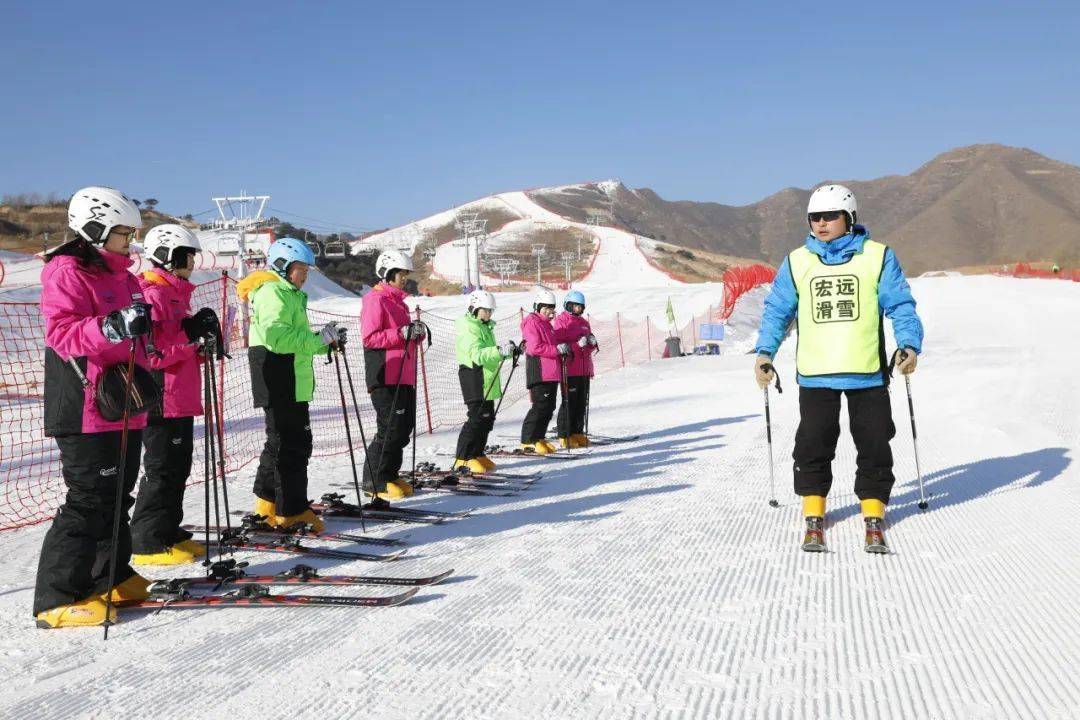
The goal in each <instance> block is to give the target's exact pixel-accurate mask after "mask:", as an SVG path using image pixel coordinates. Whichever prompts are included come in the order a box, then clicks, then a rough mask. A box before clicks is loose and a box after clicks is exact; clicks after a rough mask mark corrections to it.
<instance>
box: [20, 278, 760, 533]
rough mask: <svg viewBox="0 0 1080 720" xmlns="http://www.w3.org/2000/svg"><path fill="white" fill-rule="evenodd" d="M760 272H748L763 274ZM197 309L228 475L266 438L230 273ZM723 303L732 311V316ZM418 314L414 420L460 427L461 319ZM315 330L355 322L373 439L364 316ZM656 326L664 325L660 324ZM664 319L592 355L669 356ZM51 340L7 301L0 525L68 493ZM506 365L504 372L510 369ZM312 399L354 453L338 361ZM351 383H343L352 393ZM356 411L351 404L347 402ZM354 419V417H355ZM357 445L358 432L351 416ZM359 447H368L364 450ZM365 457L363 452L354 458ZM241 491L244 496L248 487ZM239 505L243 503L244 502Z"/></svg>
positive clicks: (605, 323)
mask: <svg viewBox="0 0 1080 720" xmlns="http://www.w3.org/2000/svg"><path fill="white" fill-rule="evenodd" d="M763 276H764V274H763V273H759V274H753V273H751V274H750V275H749V276H748V277H753V278H758V279H760V277H763ZM732 282H733V283H735V284H734V285H733V286H732V289H731V290H730V291H728V290H725V295H724V304H723V307H717V308H710V309H709V310H708V312H706V313H704V314H702V315H699V316H697V317H694V318H692V319H691V320H690V321H689V322H687V323H686V324H684V325H683V326H682V327H680V328H676V329H675V334H677V335H678V336H679V337H680V338H682V343H683V347H684V348H685V349H687V350H689V348H691V347H692V346H693V344H694V343H695V342H696V339H697V326H698V325H699V324H700V323H702V322H715V321H717V320H718V319H723V318H724V317H726V316H727V315H730V310H729V309H728V308H729V306H730V307H731V308H733V307H734V302H735V299H736V298H737V295H736V294H735V293H741V292H745V291H746V290H747V289H749V288H750V287H751V285H750V282H751V280H750V279H747V277H743V276H741V275H740V276H732ZM192 305H193V307H196V308H197V307H212V308H215V309H216V310H217V311H218V312H219V313H220V315H221V317H222V324H223V327H224V329H225V333H226V336H227V342H228V345H229V351H230V354H231V355H232V359H231V360H223V361H222V364H221V366H220V368H219V372H218V378H219V387H218V389H217V390H218V394H219V398H220V402H219V404H220V407H221V409H222V415H223V417H222V422H221V424H222V427H223V428H224V430H225V466H226V471H227V472H228V473H230V474H231V473H235V472H236V471H237V470H239V469H241V468H243V467H245V466H247V465H249V464H250V463H252V462H254V461H255V460H256V459H257V458H258V456H259V453H260V451H261V450H262V443H263V439H264V434H263V418H262V411H261V410H257V409H255V408H254V407H253V406H252V398H251V391H250V379H249V373H248V365H247V350H246V347H245V344H246V337H247V322H248V318H247V309H246V307H245V305H244V304H243V303H240V302H239V301H238V298H237V297H236V285H235V282H234V281H233V280H232V279H231V278H228V277H227V276H224V275H223V276H222V278H221V279H220V280H215V281H213V282H209V283H204V284H202V285H200V286H198V287H197V289H196V291H195V293H194V295H193V297H192ZM725 310H726V311H727V315H725V314H724V313H725ZM417 312H418V316H419V317H420V319H422V320H424V321H425V322H426V323H427V324H428V325H429V326H430V328H431V334H432V338H433V344H432V346H431V347H430V348H426V349H425V350H424V352H423V354H422V355H420V356H419V357H414V358H413V359H412V360H411V361H412V362H416V363H418V370H419V372H418V374H417V376H418V385H419V387H418V397H417V421H418V425H417V428H418V431H419V432H432V431H434V430H437V429H439V428H443V427H454V426H457V425H458V424H460V423H461V422H462V419H463V417H464V414H465V408H464V406H463V404H462V401H461V392H460V388H459V386H458V378H457V361H456V358H455V353H454V320H455V318H454V317H444V316H442V315H438V314H435V313H430V312H423V313H420V312H419V311H417ZM309 316H310V319H311V324H312V326H313V327H319V326H320V325H322V324H323V323H325V322H327V321H329V320H337V321H338V322H339V323H342V324H344V325H346V326H347V327H348V328H349V335H350V337H351V338H354V344H352V345H349V346H348V347H347V356H348V362H349V368H350V370H351V371H352V375H353V381H354V384H355V385H356V387H357V392H358V393H359V397H358V400H359V403H360V412H361V417H362V418H363V422H364V430H365V432H366V433H367V438H368V440H370V439H371V433H372V432H373V431H374V428H375V414H374V410H373V409H372V407H371V404H370V402H369V401H368V397H367V392H366V386H365V384H364V363H363V353H362V350H361V349H360V344H359V341H358V340H359V338H360V324H359V317H357V316H342V315H334V314H330V313H325V312H320V311H316V310H312V311H310V312H309ZM521 316H522V311H520V310H514V311H512V312H508V313H507V314H506V315H503V316H501V317H499V318H496V326H495V329H496V336H497V338H498V340H499V341H500V342H502V341H504V340H508V339H514V340H517V339H518V338H519V337H520V332H519V325H520V318H521ZM658 323H659V324H658ZM665 324H666V323H665V321H664V318H663V317H661V318H644V319H636V320H631V319H628V318H625V317H623V316H621V315H617V316H616V317H615V318H613V319H610V320H594V321H593V322H592V327H593V333H594V334H595V335H596V337H597V339H598V341H599V345H600V350H599V352H598V353H597V354H596V356H595V358H594V359H595V367H596V372H597V374H598V375H599V374H603V373H605V372H608V371H610V370H613V369H616V368H619V367H625V366H627V365H637V364H640V363H645V362H648V361H650V360H655V359H658V358H660V357H664V355H665V343H664V338H665V337H667V336H668V334H669V332H670V331H671V329H670V328H667V327H664V326H663V325H665ZM43 353H44V338H43V322H42V319H41V313H40V310H39V308H38V306H37V304H34V303H0V408H2V410H0V530H10V529H13V528H17V527H22V526H25V525H32V524H35V523H40V522H43V521H45V520H48V519H49V518H51V517H52V514H53V512H54V511H55V509H56V507H57V506H58V505H59V503H60V501H61V499H62V494H63V491H64V490H63V480H62V478H61V474H60V463H59V457H58V453H57V450H56V444H55V443H54V442H53V441H52V439H51V438H47V437H45V436H44V435H43V434H42V424H43V423H42V411H43V408H42V389H43V383H44V359H43ZM508 373H509V366H507V367H506V368H504V369H503V378H504V382H505V378H506V377H507V376H508ZM524 375H525V372H524V367H519V368H518V370H517V371H516V372H515V374H514V378H513V381H512V382H511V384H510V386H509V389H508V392H507V398H506V400H505V401H504V402H505V404H506V405H510V404H513V403H514V402H515V401H517V400H519V399H520V398H522V397H523V396H524V395H525V378H524ZM315 376H316V385H315V397H314V399H313V401H312V403H311V422H312V432H313V434H314V437H315V452H314V454H315V456H316V457H322V456H328V455H336V454H339V453H343V452H346V451H347V446H346V441H345V428H344V425H343V423H342V418H341V403H340V397H339V395H338V388H337V380H336V376H335V374H334V368H333V366H332V365H328V364H325V359H324V358H321V357H316V358H315ZM347 394H348V388H347V387H346V395H347ZM350 412H351V407H350ZM350 422H352V420H350ZM352 425H353V427H352V432H353V437H354V441H355V442H356V445H358V446H359V440H358V436H359V433H358V431H357V429H356V427H355V423H354V422H353V423H352ZM195 434H196V438H195V455H196V457H195V461H194V464H193V467H194V468H195V471H194V474H193V477H192V480H191V482H192V483H197V482H201V481H202V476H201V468H202V466H203V465H202V423H201V422H197V423H196V427H195ZM361 450H362V448H361ZM357 460H358V462H362V456H361V457H358V458H357ZM241 495H243V496H244V497H245V498H246V494H244V493H243V491H242V490H241ZM237 506H238V507H240V506H242V503H240V504H238V505H237Z"/></svg>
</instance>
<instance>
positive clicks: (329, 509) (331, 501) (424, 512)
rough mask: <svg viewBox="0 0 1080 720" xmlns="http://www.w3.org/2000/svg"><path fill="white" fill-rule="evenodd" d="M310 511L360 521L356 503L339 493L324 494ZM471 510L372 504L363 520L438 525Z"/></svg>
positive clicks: (365, 507) (327, 516) (366, 510)
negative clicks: (444, 509)
mask: <svg viewBox="0 0 1080 720" xmlns="http://www.w3.org/2000/svg"><path fill="white" fill-rule="evenodd" d="M311 509H312V510H314V511H315V512H317V513H319V514H320V515H322V516H323V517H325V518H337V519H342V520H358V519H360V507H359V506H357V505H356V503H350V502H346V501H345V496H344V495H342V494H341V493H326V494H325V495H323V496H322V498H321V499H320V501H319V502H316V503H312V504H311ZM472 511H473V508H469V509H468V510H461V511H458V512H443V511H439V510H429V509H426V508H415V507H413V508H407V507H400V506H397V505H395V506H394V507H381V506H378V505H376V504H374V503H369V504H367V505H364V508H363V516H364V519H365V520H385V521H387V522H401V523H417V524H427V525H438V524H441V523H443V522H445V521H447V520H460V519H461V518H463V517H467V516H468V515H470V514H471V513H472Z"/></svg>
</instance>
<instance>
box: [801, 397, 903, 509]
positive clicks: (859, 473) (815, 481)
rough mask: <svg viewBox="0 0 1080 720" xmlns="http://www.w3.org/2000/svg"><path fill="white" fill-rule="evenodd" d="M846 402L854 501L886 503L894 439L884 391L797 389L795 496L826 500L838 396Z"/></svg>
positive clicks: (837, 426) (837, 435) (837, 430)
mask: <svg viewBox="0 0 1080 720" xmlns="http://www.w3.org/2000/svg"><path fill="white" fill-rule="evenodd" d="M841 395H846V396H847V404H848V416H849V419H850V427H851V437H852V439H853V440H854V441H855V449H856V451H857V456H856V470H855V494H856V495H857V496H858V498H859V499H860V500H880V501H882V502H883V503H888V502H889V494H890V493H891V492H892V486H893V482H894V481H895V478H894V477H893V471H892V466H893V457H892V449H891V448H890V447H889V441H890V440H892V439H893V436H895V435H896V426H895V425H893V421H892V407H891V406H890V404H889V391H888V388H886V387H885V386H884V385H883V386H880V387H874V388H867V389H864V390H831V389H828V388H807V387H800V388H799V429H798V431H797V432H796V433H795V452H794V453H792V457H793V458H794V459H795V492H796V494H798V495H803V496H806V495H822V496H825V495H828V494H829V489H830V488H831V487H832V479H833V478H832V461H833V458H834V457H835V456H836V442H837V440H839V438H840V396H841Z"/></svg>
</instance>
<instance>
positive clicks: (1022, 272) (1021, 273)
mask: <svg viewBox="0 0 1080 720" xmlns="http://www.w3.org/2000/svg"><path fill="white" fill-rule="evenodd" d="M994 274H995V275H1007V276H1009V277H1017V278H1042V279H1044V280H1071V281H1073V282H1080V268H1072V269H1069V268H1058V270H1057V271H1054V269H1053V268H1036V267H1033V266H1031V265H1029V264H1028V263H1016V265H1014V266H1012V267H1011V268H1010V267H1005V268H1002V270H1001V271H1000V272H997V273H994Z"/></svg>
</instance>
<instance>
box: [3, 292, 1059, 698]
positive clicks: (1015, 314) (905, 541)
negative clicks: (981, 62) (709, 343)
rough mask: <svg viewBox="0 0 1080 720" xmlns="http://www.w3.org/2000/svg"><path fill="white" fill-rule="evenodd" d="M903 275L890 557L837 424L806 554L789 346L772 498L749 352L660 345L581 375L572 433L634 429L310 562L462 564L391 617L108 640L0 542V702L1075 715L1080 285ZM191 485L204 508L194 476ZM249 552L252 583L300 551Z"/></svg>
mask: <svg viewBox="0 0 1080 720" xmlns="http://www.w3.org/2000/svg"><path fill="white" fill-rule="evenodd" d="M912 285H913V288H914V291H915V295H916V297H917V298H918V300H919V302H920V310H921V312H922V315H923V318H924V320H925V322H926V325H927V339H926V353H925V354H924V356H923V357H922V358H921V360H920V364H919V370H918V372H917V373H916V375H915V376H914V380H913V382H912V386H913V390H914V393H915V408H916V412H917V414H918V421H919V431H920V439H921V444H920V451H921V461H922V467H923V472H924V473H925V475H926V481H927V489H928V491H929V492H931V493H932V494H933V496H932V498H931V499H930V508H929V510H928V511H926V512H920V511H918V509H917V508H916V507H915V503H916V501H917V497H918V495H917V488H916V483H915V477H914V472H915V466H914V457H913V454H912V443H911V436H910V429H909V426H908V420H907V408H906V401H905V396H904V389H903V384H902V383H901V384H897V385H896V386H894V388H893V391H892V398H893V407H894V419H895V421H896V425H897V437H896V439H895V441H894V443H893V450H894V453H895V456H896V470H897V475H898V478H899V480H898V486H897V488H896V490H895V493H894V500H893V503H892V505H891V507H890V514H889V526H888V530H887V532H888V537H889V540H890V542H891V544H892V548H893V553H892V554H891V555H888V556H884V557H878V556H870V555H867V554H866V553H864V552H863V551H862V549H861V542H862V538H861V520H860V518H859V517H858V510H857V500H856V499H855V497H854V496H853V494H852V492H851V478H852V474H853V472H854V463H855V458H854V449H853V447H852V445H851V442H850V440H849V439H848V438H847V437H846V436H845V437H844V438H843V439H842V440H841V445H840V448H839V450H838V456H837V460H836V463H835V465H834V469H835V472H836V477H837V480H836V483H835V488H834V493H833V496H832V497H831V498H830V512H829V525H828V527H827V539H828V543H829V550H830V552H828V553H824V554H807V553H802V552H801V551H799V550H798V542H799V539H800V518H799V507H798V503H797V498H795V497H794V495H793V494H792V491H791V488H790V460H789V459H788V458H789V457H790V452H791V447H792V442H793V437H794V432H795V426H796V422H797V394H798V390H797V387H796V386H795V384H794V377H793V369H792V368H793V358H792V352H793V349H794V347H793V346H794V343H793V342H789V343H788V345H787V346H786V347H785V349H784V351H783V352H782V353H781V354H780V356H779V358H778V360H777V363H778V367H779V368H780V369H781V372H782V378H783V380H784V383H785V392H784V393H783V395H780V396H777V395H776V394H775V393H774V394H773V395H772V400H773V403H772V409H773V423H774V438H775V442H776V453H775V454H776V458H777V477H778V480H779V483H778V488H777V493H778V497H779V499H780V501H781V507H780V508H779V509H773V508H770V507H769V506H768V505H767V502H766V501H767V499H768V497H769V487H768V473H767V464H766V457H765V430H764V420H763V417H762V397H761V392H760V391H759V390H758V389H757V387H756V385H755V384H754V383H753V379H752V372H751V359H750V357H748V356H745V355H726V356H719V357H688V358H681V359H675V360H663V361H657V362H655V363H652V364H650V365H645V366H640V367H633V368H627V369H625V370H622V371H619V372H616V373H612V374H610V375H608V376H606V377H604V378H602V379H601V380H598V381H597V383H596V385H595V388H594V391H593V408H592V412H591V418H590V422H591V427H592V430H593V431H594V432H600V433H610V434H622V433H641V434H642V437H641V439H640V441H639V442H637V443H635V444H632V445H623V446H614V447H604V448H594V449H593V450H592V451H591V452H590V453H589V454H588V456H587V457H584V458H582V459H579V460H574V461H568V462H554V461H552V462H548V463H544V464H542V465H541V462H542V461H533V462H531V463H509V462H508V463H506V464H505V465H506V466H507V467H509V466H511V465H515V464H517V465H519V466H520V467H529V468H535V467H542V469H543V470H544V471H545V476H544V478H543V479H542V480H541V481H540V482H539V483H537V484H536V486H535V487H534V489H532V490H530V491H527V492H525V493H522V494H521V495H520V496H518V497H512V498H460V497H441V496H440V497H437V498H436V497H432V496H430V495H429V496H424V497H421V498H416V499H415V500H414V501H412V502H414V503H415V504H424V505H428V506H435V507H439V508H442V509H451V508H463V507H469V506H475V507H477V508H478V510H477V512H476V513H475V514H474V515H473V516H472V517H470V518H468V519H465V520H462V521H458V522H455V523H452V524H446V525H443V526H441V527H431V528H420V529H413V530H400V529H399V530H397V531H395V532H393V533H392V534H393V535H395V536H399V537H407V539H408V540H409V541H410V542H411V543H412V545H413V549H412V555H414V556H415V557H414V558H412V559H403V560H400V561H398V562H396V563H394V564H392V566H384V567H376V568H373V567H372V566H371V564H362V563H352V564H349V563H341V562H337V561H324V562H322V563H318V561H316V563H317V564H321V566H322V567H325V568H328V569H330V568H332V569H333V571H335V572H366V573H370V572H374V573H384V574H391V573H392V574H406V573H407V574H412V573H418V574H419V573H423V572H426V571H435V570H440V569H444V568H449V567H453V568H455V569H456V576H455V577H454V578H453V579H452V581H450V582H447V583H446V584H444V585H439V586H435V587H432V588H428V589H426V590H423V591H422V592H421V593H420V595H418V596H417V598H416V599H415V600H414V601H413V602H411V603H409V604H407V605H404V606H402V607H398V608H392V609H388V610H357V609H352V608H326V609H290V608H281V609H277V608H275V609H271V608H265V609H264V608H259V609H235V610H188V611H180V610H177V611H166V612H163V613H161V614H158V615H138V616H136V617H131V616H128V617H127V618H126V621H125V622H123V623H122V624H121V625H119V626H117V627H116V628H114V629H113V631H112V633H111V634H110V640H109V641H108V643H107V644H106V643H103V642H102V641H101V637H100V636H101V633H100V630H98V629H94V630H85V631H83V630H68V631H48V632H46V631H39V630H36V629H34V627H33V623H32V619H31V617H30V610H29V608H30V602H31V595H32V585H33V575H34V569H35V566H36V561H37V550H38V547H39V544H40V542H41V537H42V535H43V533H44V528H43V527H37V528H31V529H27V530H23V531H18V532H13V533H4V534H0V547H2V548H3V550H4V557H5V559H6V562H5V563H4V565H3V567H2V568H0V676H2V677H4V678H5V680H6V682H5V683H4V686H3V689H2V691H0V717H4V718H28V717H33V718H75V717H134V716H141V715H145V714H146V713H147V711H148V708H149V707H153V708H155V710H153V711H150V712H151V713H152V714H155V715H156V714H158V713H161V714H164V713H166V712H168V710H169V709H180V708H182V709H183V715H184V717H185V718H216V717H223V716H227V717H238V718H239V717H259V718H278V717H281V718H285V717H290V718H308V717H310V718H319V719H320V720H323V719H325V718H408V719H409V720H419V719H426V718H568V717H574V718H626V717H650V718H651V717H664V718H684V717H695V718H696V717H700V718H858V719H860V720H861V719H863V718H883V719H884V718H980V719H981V718H1003V719H1004V718H1010V719H1011V718H1032V719H1039V720H1042V719H1047V718H1055V719H1058V720H1064V719H1066V718H1076V717H1080V684H1078V683H1077V681H1076V667H1077V666H1078V663H1080V625H1078V624H1077V622H1076V617H1077V600H1076V598H1077V596H1078V594H1080V562H1078V559H1080V558H1078V553H1077V551H1076V548H1077V546H1078V545H1080V523H1078V522H1077V517H1080V470H1078V468H1077V465H1076V462H1075V459H1076V457H1077V451H1078V449H1080V413H1078V412H1077V408H1078V407H1080V378H1078V376H1077V374H1076V373H1075V372H1072V371H1071V363H1072V359H1073V358H1075V357H1076V355H1077V352H1078V351H1080V339H1078V336H1077V333H1076V332H1075V331H1074V330H1072V329H1071V328H1075V325H1076V322H1075V321H1076V315H1077V310H1078V309H1080V286H1078V285H1076V284H1074V283H1065V282H1054V281H1040V280H1014V279H1003V278H992V277H964V278H928V279H918V280H915V281H913V283H912ZM524 410H525V408H524V407H523V406H521V405H520V404H519V405H518V406H514V407H511V408H507V409H504V416H502V417H500V419H499V423H498V425H497V427H496V430H495V434H496V435H499V434H513V433H514V432H515V431H516V428H517V426H518V423H519V422H520V420H521V417H522V415H523V413H524ZM845 424H846V423H845ZM454 439H455V438H454V433H453V432H442V433H438V434H436V435H434V436H423V435H422V436H421V438H420V455H419V456H420V459H421V460H423V459H427V458H429V457H431V458H432V459H436V460H438V461H440V462H445V460H446V458H444V457H435V456H433V453H435V452H437V451H439V450H448V449H451V448H452V447H453V443H454ZM347 462H348V461H347V458H346V457H342V458H332V459H328V460H324V461H320V462H318V463H317V464H316V466H315V467H314V468H313V472H312V478H313V482H312V484H313V492H312V494H313V495H314V494H315V493H316V492H317V491H319V490H322V489H324V488H334V489H337V488H339V487H340V483H342V482H346V481H347V479H348V478H349V471H348V465H347ZM253 472H254V469H253V468H249V469H247V470H246V471H244V472H243V473H242V474H241V476H240V477H238V478H237V479H236V480H235V482H233V483H232V484H231V497H232V501H233V504H234V506H242V507H243V506H247V505H248V503H249V499H250V493H249V487H250V481H251V475H252V473H253ZM189 500H190V502H189V503H188V512H189V516H194V517H201V512H202V510H201V488H197V489H196V490H195V491H193V492H190V493H189ZM333 526H334V527H346V525H345V524H344V523H340V522H337V523H333ZM243 557H244V559H249V560H251V561H252V562H253V563H254V564H256V565H257V566H258V569H259V570H260V571H265V570H279V569H282V568H285V567H287V566H289V565H291V564H292V562H291V561H290V560H287V559H286V560H281V559H276V558H275V557H273V556H261V557H260V556H257V555H255V554H246V555H243ZM155 574H156V575H159V576H160V575H162V574H163V573H161V572H160V571H159V572H157V573H155ZM349 590H350V589H348V588H321V589H320V590H319V592H320V593H331V594H349ZM150 703H153V705H150Z"/></svg>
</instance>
